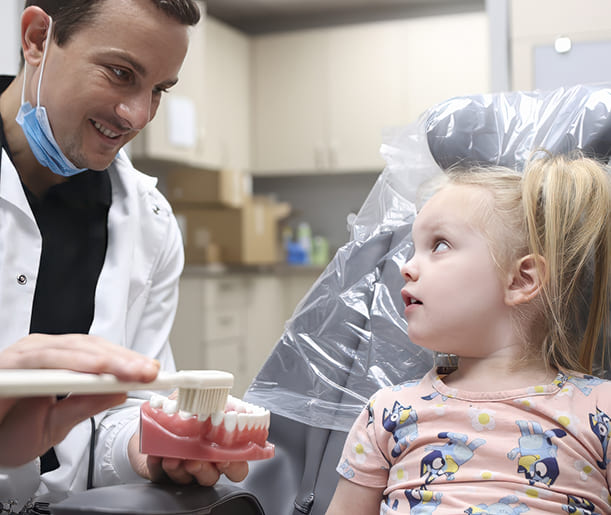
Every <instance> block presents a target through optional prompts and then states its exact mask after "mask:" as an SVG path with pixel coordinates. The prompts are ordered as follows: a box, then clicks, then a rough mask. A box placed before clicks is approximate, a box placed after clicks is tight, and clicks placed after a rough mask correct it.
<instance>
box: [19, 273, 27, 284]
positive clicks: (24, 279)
mask: <svg viewBox="0 0 611 515" xmlns="http://www.w3.org/2000/svg"><path fill="white" fill-rule="evenodd" d="M17 282H18V283H19V284H21V285H22V286H23V285H24V284H25V283H27V282H28V278H27V277H26V276H25V275H23V274H21V275H20V276H18V277H17Z"/></svg>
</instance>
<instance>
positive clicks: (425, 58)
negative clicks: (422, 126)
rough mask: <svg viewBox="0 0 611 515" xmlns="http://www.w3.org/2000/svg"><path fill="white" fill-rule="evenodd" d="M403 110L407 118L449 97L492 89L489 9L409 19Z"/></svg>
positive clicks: (402, 81)
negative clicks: (487, 13)
mask: <svg viewBox="0 0 611 515" xmlns="http://www.w3.org/2000/svg"><path fill="white" fill-rule="evenodd" d="M403 36H404V43H403V57H402V60H403V65H402V66H401V73H402V76H401V79H400V80H401V88H402V90H403V92H404V96H403V100H402V107H401V111H402V112H404V113H405V114H406V120H405V122H406V123H409V122H412V121H415V120H416V119H417V118H418V116H420V115H421V114H422V113H423V112H424V111H425V110H426V109H428V108H430V107H432V106H434V105H435V104H437V103H439V102H442V101H444V100H447V99H448V98H451V97H455V96H461V95H472V94H477V93H487V92H488V91H489V90H490V57H489V56H490V43H489V36H488V18H487V16H486V13H485V12H475V13H465V14H453V15H446V16H430V17H423V18H414V19H410V20H406V22H405V27H404V31H403Z"/></svg>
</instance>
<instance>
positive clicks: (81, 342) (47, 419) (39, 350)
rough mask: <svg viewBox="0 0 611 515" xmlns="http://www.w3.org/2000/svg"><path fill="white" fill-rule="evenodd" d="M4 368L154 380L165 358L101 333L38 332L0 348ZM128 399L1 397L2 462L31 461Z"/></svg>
mask: <svg viewBox="0 0 611 515" xmlns="http://www.w3.org/2000/svg"><path fill="white" fill-rule="evenodd" d="M2 368H5V369H8V368H63V369H69V370H75V371H78V372H89V373H96V374H98V373H111V374H114V375H115V376H117V378H118V379H121V380H124V381H143V382H148V381H152V380H153V379H155V377H156V376H157V372H158V370H159V363H157V362H156V361H155V360H152V359H150V358H147V357H145V356H142V355H140V354H138V353H136V352H133V351H130V350H128V349H125V348H123V347H119V346H117V345H113V344H111V343H109V342H107V341H105V340H103V339H101V338H97V337H95V336H89V335H81V334H73V335H41V334H32V335H29V336H27V337H25V338H23V339H22V340H20V341H18V342H17V343H15V344H13V345H11V346H10V347H7V348H6V349H5V350H3V351H2V352H0V369H2ZM1 373H2V371H1V370H0V374H1ZM1 393H2V392H0V395H1ZM125 398H126V396H125V394H123V393H118V394H116V393H115V394H104V395H70V396H68V397H66V398H65V399H62V400H59V401H58V400H57V399H56V398H55V396H46V397H30V398H23V397H22V398H14V397H1V396H0V465H3V466H8V467H14V466H18V465H23V464H24V463H27V462H28V461H30V460H32V459H34V458H35V457H36V456H40V455H41V454H43V453H44V452H46V451H47V450H48V449H49V448H50V447H52V446H53V445H55V444H57V443H59V442H61V441H62V440H63V439H64V437H65V436H66V434H68V432H69V431H70V429H72V427H74V425H76V424H77V423H79V422H81V421H83V420H86V419H88V418H89V417H91V416H93V415H95V414H96V413H99V412H100V411H103V410H105V409H108V408H110V407H112V406H115V405H117V404H121V403H122V402H124V401H125Z"/></svg>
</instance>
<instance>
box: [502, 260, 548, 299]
mask: <svg viewBox="0 0 611 515" xmlns="http://www.w3.org/2000/svg"><path fill="white" fill-rule="evenodd" d="M546 275H547V266H546V262H545V259H544V258H543V256H539V255H536V254H529V255H527V256H524V257H522V258H520V259H518V261H517V262H516V265H515V268H514V271H513V272H512V273H511V275H510V276H509V281H508V282H509V286H508V287H507V289H506V291H505V304H507V305H508V306H518V305H520V304H526V303H528V302H530V301H531V300H533V299H534V298H535V297H536V296H537V295H538V294H539V293H540V292H541V288H542V287H543V284H544V283H545V280H546Z"/></svg>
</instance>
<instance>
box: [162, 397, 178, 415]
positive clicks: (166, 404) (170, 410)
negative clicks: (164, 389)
mask: <svg viewBox="0 0 611 515" xmlns="http://www.w3.org/2000/svg"><path fill="white" fill-rule="evenodd" d="M163 412H164V413H167V414H168V415H174V413H177V412H178V401H176V399H167V398H166V399H164V401H163Z"/></svg>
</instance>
